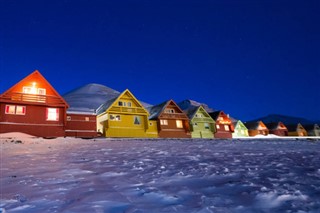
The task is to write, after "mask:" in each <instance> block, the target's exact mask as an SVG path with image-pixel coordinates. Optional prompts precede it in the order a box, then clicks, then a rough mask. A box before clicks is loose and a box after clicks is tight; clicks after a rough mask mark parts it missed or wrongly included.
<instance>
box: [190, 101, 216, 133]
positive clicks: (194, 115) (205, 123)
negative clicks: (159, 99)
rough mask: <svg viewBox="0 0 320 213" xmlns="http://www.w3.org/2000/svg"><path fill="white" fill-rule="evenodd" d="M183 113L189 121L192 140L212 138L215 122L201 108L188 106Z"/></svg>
mask: <svg viewBox="0 0 320 213" xmlns="http://www.w3.org/2000/svg"><path fill="white" fill-rule="evenodd" d="M184 112H185V113H186V114H187V115H188V117H189V119H190V132H191V137H192V138H214V133H215V131H216V129H215V121H214V120H213V119H212V118H211V116H210V115H209V113H208V112H207V111H206V110H205V109H204V108H203V106H189V107H188V108H187V109H184Z"/></svg>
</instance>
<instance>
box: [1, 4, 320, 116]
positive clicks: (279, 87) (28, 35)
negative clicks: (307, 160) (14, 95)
mask: <svg viewBox="0 0 320 213" xmlns="http://www.w3.org/2000/svg"><path fill="white" fill-rule="evenodd" d="M319 11H320V1H319V0H308V1H305V0H301V1H296V0H291V1H290V0H288V1H284V0H279V1H272V0H270V1H269V0H223V1H218V0H211V1H207V0H202V1H199V0H181V1H177V0H170V1H169V0H168V1H166V0H150V1H149V0H144V1H143V0H136V1H134V0H122V1H121V0H64V1H62V0H52V1H51V0H50V1H49V0H48V1H34V0H28V1H27V0H25V1H23V0H0V57H1V58H0V70H1V78H0V93H2V92H4V91H5V90H7V89H9V88H10V87H11V86H13V85H14V84H15V83H17V82H18V81H20V80H21V79H22V78H24V77H25V76H27V75H29V74H30V73H31V72H33V71H34V70H35V69H38V70H39V71H40V72H41V73H42V74H43V75H44V77H45V78H46V79H47V80H48V81H49V82H50V83H51V84H52V85H53V86H54V87H55V89H56V90H57V91H58V92H59V93H60V94H61V95H63V94H64V93H66V92H68V91H70V90H72V89H74V88H76V87H79V86H82V85H84V84H87V83H99V84H103V85H106V86H108V87H111V88H113V89H116V90H118V91H121V92H122V91H123V90H125V89H126V88H128V89H129V90H130V91H131V92H132V93H133V94H134V95H135V96H136V97H137V98H138V99H140V100H142V101H145V102H147V103H151V104H158V103H161V102H163V101H165V100H168V99H173V100H175V101H176V102H179V101H182V100H184V99H193V100H196V101H199V102H204V103H207V104H208V105H209V106H210V107H212V108H215V109H221V110H224V111H225V112H226V113H229V114H230V115H231V116H233V117H236V118H239V119H241V120H244V121H246V120H250V119H254V118H258V117H262V116H265V115H267V114H272V113H277V114H284V115H289V116H298V117H305V118H308V119H313V120H320V92H319V91H320V84H319V82H320V12H319Z"/></svg>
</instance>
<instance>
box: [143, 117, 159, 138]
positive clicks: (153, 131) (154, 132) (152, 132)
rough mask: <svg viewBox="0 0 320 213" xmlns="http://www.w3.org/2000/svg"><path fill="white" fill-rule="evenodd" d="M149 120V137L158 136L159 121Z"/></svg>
mask: <svg viewBox="0 0 320 213" xmlns="http://www.w3.org/2000/svg"><path fill="white" fill-rule="evenodd" d="M148 122H149V128H148V129H147V131H146V133H147V137H148V138H158V137H159V134H158V127H157V121H150V120H149V121H148Z"/></svg>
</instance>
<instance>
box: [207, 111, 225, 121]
mask: <svg viewBox="0 0 320 213" xmlns="http://www.w3.org/2000/svg"><path fill="white" fill-rule="evenodd" d="M209 115H210V116H211V118H213V120H215V121H217V119H218V118H219V116H221V115H226V114H225V113H224V112H223V111H222V110H219V111H214V112H210V113H209Z"/></svg>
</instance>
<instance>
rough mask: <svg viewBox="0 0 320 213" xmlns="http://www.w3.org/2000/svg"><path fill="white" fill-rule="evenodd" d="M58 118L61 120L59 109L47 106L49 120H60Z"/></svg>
mask: <svg viewBox="0 0 320 213" xmlns="http://www.w3.org/2000/svg"><path fill="white" fill-rule="evenodd" d="M58 120H59V109H58V108H47V121H58Z"/></svg>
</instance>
